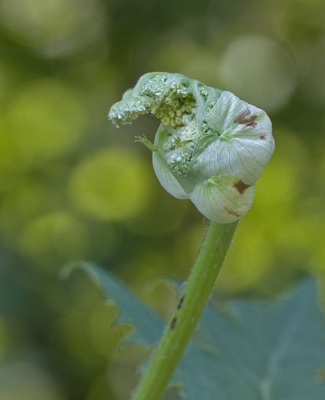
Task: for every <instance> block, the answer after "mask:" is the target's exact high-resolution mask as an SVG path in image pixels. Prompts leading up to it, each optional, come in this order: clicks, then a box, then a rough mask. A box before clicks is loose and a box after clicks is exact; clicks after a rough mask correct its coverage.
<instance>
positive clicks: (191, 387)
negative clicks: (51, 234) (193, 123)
mask: <svg viewBox="0 0 325 400" xmlns="http://www.w3.org/2000/svg"><path fill="white" fill-rule="evenodd" d="M82 267H83V268H85V269H86V270H88V271H91V272H92V275H93V276H96V277H97V279H98V282H100V285H101V287H102V289H103V291H104V293H105V296H107V297H108V298H110V299H113V300H114V301H115V302H116V303H117V304H118V305H119V307H120V309H121V312H120V316H119V321H123V322H132V323H134V324H135V325H136V328H137V329H136V331H135V332H134V333H133V334H132V335H131V336H130V337H129V338H128V340H134V341H139V340H141V341H143V342H146V343H148V344H156V343H157V342H158V340H159V338H160V336H161V334H162V332H163V327H164V323H163V321H162V319H161V318H160V317H159V316H158V315H157V314H156V312H155V311H153V310H152V309H151V308H149V307H148V306H146V305H145V304H144V303H142V302H140V301H139V300H138V299H137V298H136V297H135V296H134V295H133V294H132V293H131V292H130V291H129V290H128V289H127V288H125V287H124V286H123V285H122V284H121V283H118V281H117V280H116V279H115V278H113V277H112V276H111V275H109V274H108V273H107V272H106V271H103V270H102V269H100V268H98V267H96V266H94V265H91V264H86V263H83V264H82ZM324 371H325V323H324V317H323V315H322V313H321V311H320V309H319V307H318V305H317V301H316V285H315V282H314V281H312V280H307V281H305V282H304V283H303V284H302V285H301V286H300V287H298V288H297V289H296V290H294V291H292V292H291V293H289V294H287V295H286V297H283V298H282V299H280V300H277V301H272V302H271V301H268V302H267V301H238V302H233V303H232V304H231V316H229V315H228V316H226V315H223V314H221V313H220V312H218V311H217V310H216V309H215V307H214V306H213V305H212V304H208V305H207V306H206V308H205V311H204V313H203V315H202V317H201V320H200V323H199V327H198V329H197V331H196V332H195V335H194V337H193V339H192V341H191V342H190V344H189V346H188V348H187V350H186V352H185V354H184V356H183V359H182V361H181V363H180V365H179V367H178V369H177V371H176V373H175V375H174V377H173V382H178V383H180V384H181V387H182V395H183V398H184V399H186V400H324V399H325V382H324V378H323V379H322V377H323V376H324Z"/></svg>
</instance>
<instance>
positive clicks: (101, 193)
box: [69, 148, 152, 221]
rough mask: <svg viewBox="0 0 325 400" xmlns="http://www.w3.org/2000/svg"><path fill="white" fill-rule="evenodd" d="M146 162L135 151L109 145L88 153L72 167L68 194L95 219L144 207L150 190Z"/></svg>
mask: <svg viewBox="0 0 325 400" xmlns="http://www.w3.org/2000/svg"><path fill="white" fill-rule="evenodd" d="M149 171H150V166H149V165H147V163H146V162H145V161H144V160H143V159H142V158H141V157H140V156H139V155H137V154H136V153H134V152H132V151H130V150H126V149H121V148H112V149H108V150H104V151H100V152H98V153H95V154H92V155H91V156H89V157H88V158H86V159H84V160H82V161H81V163H80V164H79V165H77V166H76V168H75V170H74V171H73V173H72V175H71V179H70V184H69V191H70V197H71V199H72V202H73V204H74V205H75V206H76V208H77V209H79V210H80V211H82V212H84V213H85V214H87V215H89V216H92V217H94V218H97V219H101V220H106V221H119V220H124V219H127V218H129V217H131V216H135V215H137V214H139V213H141V212H143V210H145V208H146V206H147V204H148V201H149V200H150V198H151V196H152V193H151V190H150V187H151V179H152V175H150V173H149Z"/></svg>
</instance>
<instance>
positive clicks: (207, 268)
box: [109, 72, 274, 400]
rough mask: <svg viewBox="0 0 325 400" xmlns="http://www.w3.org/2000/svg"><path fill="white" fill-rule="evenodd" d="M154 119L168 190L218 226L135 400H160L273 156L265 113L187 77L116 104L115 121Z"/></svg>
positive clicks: (144, 85) (156, 153)
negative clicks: (158, 121)
mask: <svg viewBox="0 0 325 400" xmlns="http://www.w3.org/2000/svg"><path fill="white" fill-rule="evenodd" d="M146 113H150V114H152V115H154V116H155V117H156V118H158V119H159V120H160V121H161V123H160V126H159V128H158V130H157V133H156V136H155V140H154V143H151V142H150V141H149V140H148V139H147V138H146V137H144V136H143V137H140V138H138V140H139V141H141V142H142V143H144V144H145V145H146V146H147V147H148V148H149V149H150V150H151V151H152V159H153V168H154V170H155V173H156V175H157V178H158V180H159V182H160V183H161V185H162V186H163V187H164V188H165V189H166V190H167V191H168V192H169V193H170V194H171V195H173V196H175V197H176V198H179V199H190V200H191V201H192V202H193V203H194V205H195V206H196V207H197V209H198V210H199V211H200V212H201V213H202V214H203V215H204V216H205V217H206V218H208V219H209V220H211V224H210V227H209V229H208V230H207V233H206V235H205V238H204V242H203V245H202V247H201V250H200V253H199V255H198V258H197V260H196V262H195V265H194V267H193V269H192V271H191V273H190V276H189V279H188V282H187V284H186V286H185V288H184V290H183V293H182V294H181V295H180V299H179V302H178V306H177V307H176V308H175V310H174V312H173V314H172V316H171V318H170V321H169V323H168V325H167V327H166V330H165V332H164V334H163V337H162V339H161V341H160V343H159V345H158V347H157V348H156V350H155V353H154V355H153V358H152V361H151V363H150V365H149V368H148V370H147V372H146V374H145V375H144V377H143V378H142V380H141V381H140V383H139V386H138V388H137V390H136V392H135V394H134V397H133V399H134V400H159V399H161V397H162V395H163V393H164V390H165V388H166V386H167V384H168V381H169V379H170V377H171V376H172V374H173V372H174V370H175V368H176V366H177V364H178V362H179V360H180V358H181V356H182V354H183V351H184V349H185V347H186V345H187V343H188V341H189V339H190V337H191V335H192V333H193V331H194V330H195V327H196V325H197V322H198V319H199V317H200V315H201V312H202V310H203V308H204V306H205V304H206V301H207V299H208V297H209V295H210V292H211V290H212V288H213V286H214V283H215V280H216V278H217V276H218V273H219V271H220V268H221V266H222V264H223V261H224V259H225V256H226V254H227V250H228V248H229V245H230V244H231V240H232V237H233V234H234V232H235V229H236V226H237V223H238V221H239V220H240V218H241V217H242V216H243V215H245V214H246V213H247V211H248V210H249V208H250V206H251V205H252V202H253V197H254V189H255V183H256V181H257V179H258V178H259V176H260V175H261V173H262V171H263V169H264V167H265V165H266V164H267V162H268V161H269V159H270V157H271V155H272V153H273V151H274V140H273V137H272V124H271V121H270V119H269V117H268V116H267V115H266V113H265V112H264V111H263V110H261V109H259V108H257V107H255V106H253V105H250V104H248V103H246V102H245V101H242V100H240V99H239V98H238V97H236V96H235V95H234V94H232V93H230V92H227V91H222V90H220V89H215V88H212V87H209V86H207V85H205V84H204V83H202V82H200V81H197V80H195V79H190V78H188V77H186V76H184V75H181V74H172V73H164V72H152V73H148V74H145V75H143V76H142V77H141V78H140V79H139V81H138V82H137V84H136V85H135V87H134V88H133V89H130V90H128V91H126V92H125V94H124V95H123V98H122V100H121V101H120V102H118V103H116V104H114V105H113V106H112V108H111V110H110V112H109V119H110V120H111V121H112V122H113V123H114V124H115V125H116V126H119V124H128V123H131V122H132V121H133V120H134V119H135V118H137V117H138V116H139V115H143V114H146Z"/></svg>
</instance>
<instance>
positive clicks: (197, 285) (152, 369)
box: [132, 222, 237, 400]
mask: <svg viewBox="0 0 325 400" xmlns="http://www.w3.org/2000/svg"><path fill="white" fill-rule="evenodd" d="M236 227H237V222H234V223H231V224H218V223H215V222H211V223H210V226H209V228H208V230H207V232H206V235H205V238H204V241H203V243H202V245H201V249H200V252H199V255H198V257H197V259H196V262H195V264H194V267H193V268H192V270H191V273H190V276H189V279H188V282H187V284H186V285H185V287H184V290H183V292H182V293H181V295H180V298H179V302H178V305H177V307H176V308H175V310H174V312H173V314H172V316H171V317H170V320H169V322H168V324H167V327H166V329H165V332H164V334H163V337H162V339H161V341H160V343H159V344H158V347H157V349H156V350H155V353H154V355H153V358H152V360H151V363H150V365H149V367H148V370H147V371H146V374H145V375H144V376H143V378H142V380H141V381H140V383H139V385H138V387H137V389H136V392H135V394H134V397H133V398H132V399H133V400H160V399H161V398H162V396H163V394H164V391H165V389H166V387H167V385H168V382H169V380H170V378H171V377H172V375H173V373H174V371H175V369H176V367H177V365H178V363H179V361H180V359H181V357H182V355H183V352H184V350H185V348H186V346H187V343H188V341H189V340H190V338H191V336H192V333H193V332H194V330H195V328H196V326H197V323H198V320H199V318H200V316H201V313H202V311H203V308H204V306H205V304H206V302H207V300H208V298H209V296H210V293H211V291H212V289H213V286H214V284H215V281H216V279H217V276H218V274H219V272H220V269H221V267H222V264H223V262H224V259H225V257H226V254H227V251H228V249H229V246H230V244H231V240H232V237H233V235H234V233H235V230H236ZM194 379H195V378H194Z"/></svg>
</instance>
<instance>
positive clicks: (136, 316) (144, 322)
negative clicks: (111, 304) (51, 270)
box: [78, 262, 165, 344]
mask: <svg viewBox="0 0 325 400" xmlns="http://www.w3.org/2000/svg"><path fill="white" fill-rule="evenodd" d="M78 266H79V267H80V268H82V269H84V270H85V271H86V272H87V273H89V274H90V276H91V277H93V278H94V280H95V282H96V283H97V284H98V286H99V287H100V289H101V290H102V291H103V293H104V296H105V298H106V299H112V300H114V301H115V302H116V303H117V305H118V307H119V309H120V312H119V314H118V316H117V318H116V322H117V323H131V324H134V325H135V326H136V329H135V331H134V332H133V333H132V334H131V335H130V336H128V337H127V338H126V341H133V342H137V343H144V344H156V343H158V341H159V339H160V337H161V332H162V331H163V329H164V326H165V322H164V320H163V318H162V317H161V316H160V315H159V314H157V313H156V312H155V311H154V310H153V309H151V308H150V307H149V306H148V305H146V304H145V303H143V302H142V301H141V300H139V299H138V298H137V297H136V296H135V295H134V293H132V291H131V290H129V289H128V288H127V287H126V286H125V285H123V284H122V283H121V282H119V281H118V280H117V279H116V278H115V277H113V276H112V275H111V274H109V273H108V272H107V271H105V270H104V269H102V268H99V267H98V266H96V265H94V264H91V263H86V262H82V263H79V264H78Z"/></svg>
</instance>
